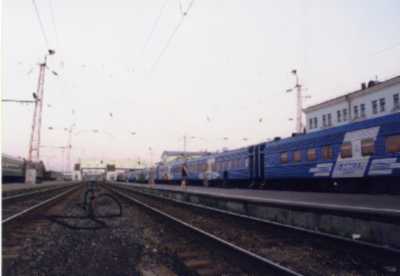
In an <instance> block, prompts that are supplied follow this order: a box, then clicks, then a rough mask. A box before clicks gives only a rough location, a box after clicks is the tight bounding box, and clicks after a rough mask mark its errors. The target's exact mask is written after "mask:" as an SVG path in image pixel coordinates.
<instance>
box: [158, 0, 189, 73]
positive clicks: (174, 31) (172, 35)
mask: <svg viewBox="0 0 400 276" xmlns="http://www.w3.org/2000/svg"><path fill="white" fill-rule="evenodd" d="M193 3H194V0H192V1H190V3H189V5H188V7H187V8H186V10H183V8H182V4H181V2H180V1H179V7H180V11H181V18H180V19H179V22H178V24H177V25H176V26H175V28H174V29H173V31H172V33H171V34H170V36H169V37H168V39H167V42H166V43H165V45H164V47H163V48H162V49H161V52H160V53H159V55H158V56H157V58H156V60H155V61H154V63H153V65H152V66H151V69H150V71H151V72H153V71H154V69H155V68H156V66H157V65H158V63H159V62H160V60H161V58H162V57H163V55H164V54H165V52H166V51H167V49H168V48H169V46H170V44H171V42H172V39H173V38H174V36H175V35H176V33H177V32H178V30H179V28H180V27H181V26H182V24H183V21H184V20H185V17H186V16H187V15H188V13H189V11H190V9H191V8H192V6H193Z"/></svg>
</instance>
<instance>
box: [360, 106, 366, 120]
mask: <svg viewBox="0 0 400 276" xmlns="http://www.w3.org/2000/svg"><path fill="white" fill-rule="evenodd" d="M360 116H361V118H364V117H365V104H360Z"/></svg>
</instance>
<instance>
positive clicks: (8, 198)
mask: <svg viewBox="0 0 400 276" xmlns="http://www.w3.org/2000/svg"><path fill="white" fill-rule="evenodd" d="M70 185H71V186H73V185H76V184H66V185H63V186H62V187H55V188H53V187H43V188H38V189H39V190H38V191H33V192H26V193H17V194H15V195H10V196H6V197H3V198H2V202H3V204H4V202H6V201H12V200H18V199H21V198H24V197H30V196H34V195H39V194H42V193H45V192H53V191H57V190H62V189H65V188H68V187H69V186H70ZM32 189H34V188H32ZM35 190H36V189H35Z"/></svg>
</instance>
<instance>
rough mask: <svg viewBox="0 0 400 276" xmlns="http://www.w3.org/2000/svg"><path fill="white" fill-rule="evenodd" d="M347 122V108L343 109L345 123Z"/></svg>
mask: <svg viewBox="0 0 400 276" xmlns="http://www.w3.org/2000/svg"><path fill="white" fill-rule="evenodd" d="M346 121H347V108H345V109H343V122H346Z"/></svg>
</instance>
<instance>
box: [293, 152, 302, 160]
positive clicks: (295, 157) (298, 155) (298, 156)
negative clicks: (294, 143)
mask: <svg viewBox="0 0 400 276" xmlns="http://www.w3.org/2000/svg"><path fill="white" fill-rule="evenodd" d="M293 161H294V162H300V161H301V151H299V150H296V151H294V152H293Z"/></svg>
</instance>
